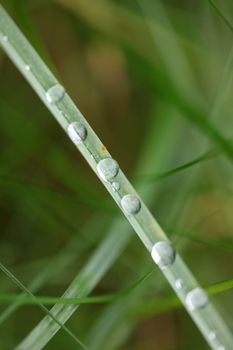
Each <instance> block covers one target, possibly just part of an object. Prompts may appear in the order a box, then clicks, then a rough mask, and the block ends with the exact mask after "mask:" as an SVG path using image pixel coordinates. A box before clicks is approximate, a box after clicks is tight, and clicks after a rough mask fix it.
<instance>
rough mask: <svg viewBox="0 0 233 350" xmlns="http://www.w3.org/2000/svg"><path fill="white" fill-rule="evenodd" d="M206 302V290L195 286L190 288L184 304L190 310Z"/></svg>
mask: <svg viewBox="0 0 233 350" xmlns="http://www.w3.org/2000/svg"><path fill="white" fill-rule="evenodd" d="M207 303H208V295H207V294H206V292H205V291H204V290H203V289H202V288H200V287H197V288H195V289H193V290H191V291H190V292H189V293H188V294H187V296H186V305H187V307H188V309H189V310H190V311H193V310H196V309H201V308H203V307H205V306H206V304H207Z"/></svg>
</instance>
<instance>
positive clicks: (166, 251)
mask: <svg viewBox="0 0 233 350" xmlns="http://www.w3.org/2000/svg"><path fill="white" fill-rule="evenodd" d="M151 256H152V259H153V260H154V262H155V263H156V264H157V265H158V266H159V267H160V268H162V269H163V268H165V267H167V266H168V265H171V264H172V263H173V262H174V260H175V251H174V249H173V247H172V245H171V243H169V242H167V241H160V242H157V243H155V245H154V246H153V248H152V251H151Z"/></svg>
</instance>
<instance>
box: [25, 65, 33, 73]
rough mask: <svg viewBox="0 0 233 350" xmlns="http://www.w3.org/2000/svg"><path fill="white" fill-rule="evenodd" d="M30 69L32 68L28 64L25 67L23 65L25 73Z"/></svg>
mask: <svg viewBox="0 0 233 350" xmlns="http://www.w3.org/2000/svg"><path fill="white" fill-rule="evenodd" d="M31 69H32V67H31V65H30V64H26V65H25V70H26V71H27V72H29V71H30V70H31Z"/></svg>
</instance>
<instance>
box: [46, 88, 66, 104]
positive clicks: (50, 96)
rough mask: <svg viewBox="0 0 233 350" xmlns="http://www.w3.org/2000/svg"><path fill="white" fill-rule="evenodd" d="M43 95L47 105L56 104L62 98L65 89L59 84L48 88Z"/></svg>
mask: <svg viewBox="0 0 233 350" xmlns="http://www.w3.org/2000/svg"><path fill="white" fill-rule="evenodd" d="M45 95H46V99H47V101H48V102H49V103H56V102H58V101H60V100H61V99H62V98H63V97H64V95H65V89H64V88H63V86H61V85H60V84H56V85H53V86H52V87H51V88H49V89H48V91H47V92H46V94H45Z"/></svg>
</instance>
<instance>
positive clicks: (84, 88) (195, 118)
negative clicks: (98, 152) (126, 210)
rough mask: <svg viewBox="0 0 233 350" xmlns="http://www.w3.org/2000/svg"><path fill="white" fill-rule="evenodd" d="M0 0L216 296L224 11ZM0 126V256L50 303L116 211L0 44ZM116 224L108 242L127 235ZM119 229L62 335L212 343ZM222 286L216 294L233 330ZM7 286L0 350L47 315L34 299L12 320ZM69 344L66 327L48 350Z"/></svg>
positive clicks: (104, 342)
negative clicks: (94, 298)
mask: <svg viewBox="0 0 233 350" xmlns="http://www.w3.org/2000/svg"><path fill="white" fill-rule="evenodd" d="M2 3H3V5H4V6H5V7H6V9H7V10H8V11H9V12H10V14H11V15H12V16H13V18H14V19H15V21H16V23H17V24H18V25H19V26H20V28H21V29H22V31H23V32H24V33H25V34H26V36H27V38H28V39H30V41H31V42H32V43H33V45H34V47H35V48H36V49H37V50H38V51H39V53H40V54H41V55H42V57H43V58H44V59H45V60H46V62H47V63H48V65H49V66H50V67H51V68H52V69H53V71H54V72H55V73H56V74H57V76H58V77H59V78H60V79H61V81H62V82H63V83H64V85H65V86H66V88H67V91H68V92H69V93H70V95H71V96H72V98H73V99H74V101H75V102H76V103H77V104H78V106H79V108H80V110H81V111H82V112H83V114H84V115H85V116H86V118H87V120H88V122H89V123H90V124H91V125H92V126H93V128H94V129H95V130H96V132H97V134H98V135H99V136H100V138H101V139H102V140H103V141H104V143H105V144H106V146H107V147H108V149H109V151H110V152H111V154H112V155H113V157H114V158H115V159H117V160H118V161H119V163H120V164H121V167H122V169H123V170H124V172H125V173H127V174H128V175H129V177H130V178H131V179H132V181H133V182H134V183H135V186H136V188H137V189H138V191H139V193H140V194H142V195H143V197H145V199H146V202H147V203H148V204H149V206H150V209H151V210H152V212H153V214H154V215H155V216H156V218H157V219H158V221H159V223H160V224H161V226H162V227H164V228H165V229H166V232H167V233H168V234H169V237H170V239H171V240H172V241H173V242H174V244H175V246H176V247H177V249H178V250H179V251H180V252H181V253H182V255H183V256H184V258H185V260H186V262H187V264H188V265H189V267H190V268H191V269H192V271H193V272H194V273H195V275H196V277H197V278H198V280H199V281H200V282H201V284H202V285H203V286H209V285H216V287H215V290H216V291H217V292H218V290H217V284H218V283H219V282H221V281H227V280H229V281H230V280H231V279H232V278H233V275H232V263H233V257H232V252H233V241H232V228H233V218H232V208H233V200H232V194H233V184H232V161H233V147H232V126H233V119H232V107H233V98H232V92H233V90H232V87H233V86H232V77H233V45H232V42H233V41H232V38H233V32H232V28H231V23H233V4H232V2H231V1H230V0H224V1H220V0H218V1H217V0H215V4H216V6H217V8H218V9H219V10H220V11H221V13H222V14H224V16H223V17H222V16H220V15H219V13H218V11H216V8H214V7H213V4H212V5H211V3H210V2H209V1H203V0H199V1H184V0H183V1H181V0H180V1H171V0H170V1H168V0H167V1H161V2H160V1H157V0H156V1H152V0H150V1H149V0H147V1H146V0H142V1H135V0H134V1H132V0H128V1H120V0H115V1H110V0H108V1H107V0H105V1H96V0H76V1H75V0H54V1H42V0H33V1H29V0H28V1H25V0H23V1H17V0H8V1H6V0H5V1H2ZM0 120H1V128H0V145H1V147H0V195H1V200H0V207H1V209H0V220H1V221H0V222H1V231H0V232H1V233H0V235H1V236H0V257H1V262H2V263H3V264H4V266H6V267H7V268H9V269H10V271H11V272H12V273H14V275H15V276H16V277H17V278H18V279H19V280H20V281H21V282H22V283H23V284H24V285H26V286H28V287H29V289H31V290H32V291H33V293H34V294H35V295H40V296H47V297H49V296H53V297H59V296H60V295H62V293H63V292H64V291H65V289H66V288H67V287H68V286H69V284H70V283H71V282H72V280H73V279H74V277H75V276H76V274H77V273H78V272H79V271H80V270H81V269H82V268H83V267H84V266H85V264H86V262H87V261H88V259H89V258H90V256H91V255H92V254H93V252H94V251H95V249H98V247H99V246H100V244H101V242H102V241H103V240H104V239H106V237H108V236H109V235H110V234H111V230H112V227H113V223H114V225H116V224H115V223H116V222H117V220H119V219H118V218H119V216H120V214H119V213H118V210H117V208H116V206H115V205H114V204H113V203H112V201H111V199H110V197H109V195H108V194H107V193H105V190H104V188H103V187H102V186H101V184H100V183H99V181H98V179H97V178H96V177H95V176H94V174H92V172H91V171H90V169H89V167H88V166H87V164H86V163H85V161H84V160H83V159H82V158H81V156H80V155H79V154H78V152H77V151H76V149H75V148H74V146H73V145H72V144H71V142H70V141H69V140H68V138H67V137H66V135H65V134H64V132H63V131H62V130H61V129H60V128H59V126H58V125H57V124H56V122H55V121H54V120H53V118H52V117H51V115H50V114H49V112H48V111H47V110H46V108H45V107H44V106H43V105H42V104H41V102H40V101H39V99H38V98H37V96H36V95H35V93H34V92H33V91H32V89H31V88H30V87H29V86H28V84H27V83H26V82H25V81H24V79H23V78H22V77H21V76H20V74H19V73H18V71H17V70H16V68H15V67H14V66H13V65H12V63H11V62H10V61H9V60H8V59H7V58H6V56H5V55H4V54H3V52H2V51H1V52H0ZM210 150H211V152H212V150H214V151H213V152H212V153H211V157H209V156H207V157H206V156H204V157H202V156H203V155H205V154H206V152H209V151H210ZM208 155H209V153H208ZM200 157H201V158H200ZM147 198H148V199H147ZM117 227H119V228H118V231H117V234H118V235H119V237H120V236H122V235H124V234H125V230H128V231H129V230H130V227H129V225H128V224H125V226H124V228H121V226H120V224H119V226H117ZM125 227H126V228H125ZM127 235H129V238H128V239H126V240H125V242H124V244H122V248H121V249H119V252H117V256H116V259H114V261H112V262H111V263H109V266H108V269H107V270H108V271H106V273H105V274H104V276H103V278H102V279H101V281H100V283H98V284H97V286H96V288H95V289H94V291H93V293H92V295H105V294H114V295H115V297H113V298H112V300H111V302H110V303H109V302H108V303H105V302H103V303H91V304H89V302H88V300H87V303H86V304H83V305H81V307H80V308H79V309H78V310H77V312H76V313H75V314H74V315H73V316H72V318H71V319H70V320H69V321H68V322H67V324H66V325H67V327H68V328H69V329H70V330H72V332H73V333H74V334H75V335H76V336H77V337H78V338H80V339H81V340H82V341H83V342H84V344H85V345H86V346H87V348H89V349H96V350H97V349H98V350H105V349H106V350H107V349H108V350H113V349H122V350H131V349H136V350H137V349H140V350H148V349H158V350H160V349H161V350H178V349H179V350H182V349H207V348H208V347H207V345H206V344H205V341H204V340H203V339H202V337H201V335H200V334H199V332H198V330H197V329H196V328H195V326H194V325H193V323H192V321H191V320H190V318H189V317H188V315H187V314H186V312H185V311H184V310H183V309H182V308H181V307H179V306H177V304H176V301H175V300H174V296H173V293H172V291H171V289H170V287H169V286H168V284H167V282H166V281H165V280H164V278H163V277H162V276H161V274H160V273H159V271H157V269H156V268H155V267H154V265H153V263H152V262H151V260H150V256H149V254H148V253H147V252H146V250H145V249H144V248H143V247H142V245H141V242H140V241H139V240H138V238H137V237H136V235H134V234H130V233H127ZM111 254H114V253H113V252H111V251H109V255H111ZM103 264H104V262H103ZM97 268H98V267H97ZM151 270H152V273H151V274H149V276H148V277H147V278H146V279H143V280H140V279H141V278H142V277H143V276H145V275H146V274H147V273H148V271H151ZM91 278H93V277H92V276H90V279H91ZM138 281H140V283H138V284H137V287H133V288H131V287H132V286H135V283H137V282H138ZM231 285H232V283H230V282H229V283H227V284H226V285H225V287H224V288H223V289H227V291H225V292H224V293H216V294H215V296H214V297H213V299H214V301H215V303H216V305H217V307H218V308H219V310H220V312H221V313H222V314H223V315H224V318H225V319H226V322H227V323H228V324H229V326H230V328H233V325H232V323H233V319H232V312H233V306H232V302H231V300H232V291H231V290H230V287H231ZM122 291H123V292H122ZM119 292H122V293H120V294H119ZM12 293H13V294H12ZM18 293H20V289H19V288H18V287H17V286H16V285H15V284H14V283H13V282H12V280H10V279H9V278H8V276H7V275H6V274H4V273H1V274H0V303H1V305H0V311H1V314H0V349H1V350H7V349H13V348H14V346H16V345H17V344H18V343H19V342H20V341H21V340H22V339H23V338H24V337H25V336H26V335H27V334H28V333H29V332H30V331H31V329H32V328H33V327H34V326H36V325H37V324H38V322H39V321H40V320H41V319H42V318H43V317H44V313H43V311H42V310H40V309H39V308H38V306H36V305H22V306H20V307H18V308H17V309H15V310H14V311H11V312H10V311H9V307H10V305H5V304H4V295H5V296H6V295H13V298H12V299H11V300H10V301H9V304H12V303H13V302H14V298H15V297H14V296H15V295H16V294H18ZM15 299H16V298H15ZM6 310H8V311H7V312H8V314H7V313H6ZM79 348H80V347H79V345H78V344H77V343H76V342H75V341H74V340H73V339H72V338H71V337H69V336H68V335H67V334H66V333H65V332H64V331H63V330H61V331H60V332H59V333H58V334H57V335H56V336H55V337H54V338H53V339H52V341H51V342H49V343H48V345H47V346H46V347H45V349H58V350H60V349H71V350H72V349H79Z"/></svg>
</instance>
